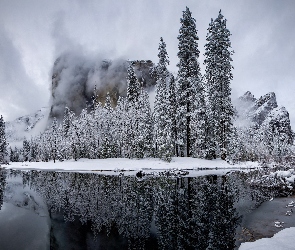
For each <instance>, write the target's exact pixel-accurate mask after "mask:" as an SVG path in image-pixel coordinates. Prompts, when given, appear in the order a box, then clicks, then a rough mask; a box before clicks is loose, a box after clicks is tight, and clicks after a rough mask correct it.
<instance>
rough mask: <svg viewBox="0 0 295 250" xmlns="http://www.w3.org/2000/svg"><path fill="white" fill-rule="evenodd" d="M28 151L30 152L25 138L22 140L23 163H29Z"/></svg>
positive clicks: (28, 143)
mask: <svg viewBox="0 0 295 250" xmlns="http://www.w3.org/2000/svg"><path fill="white" fill-rule="evenodd" d="M30 151H31V148H30V142H29V141H28V140H27V139H26V138H24V140H23V158H24V161H29V160H30Z"/></svg>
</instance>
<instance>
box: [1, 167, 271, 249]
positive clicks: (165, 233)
mask: <svg viewBox="0 0 295 250" xmlns="http://www.w3.org/2000/svg"><path fill="white" fill-rule="evenodd" d="M246 180H247V174H244V173H238V172H236V173H231V174H228V175H224V176H217V175H210V171H209V172H208V175H206V176H199V177H175V176H174V177H159V176H157V177H155V176H150V177H148V178H137V177H136V176H124V175H123V174H122V175H119V176H118V175H117V176H112V175H100V174H96V173H74V172H53V171H4V170H2V171H1V170H0V246H1V247H0V248H1V249H120V250H121V249H234V248H235V246H236V244H237V243H236V238H235V236H236V232H237V228H238V226H239V224H240V222H241V218H242V215H243V214H244V213H247V211H249V209H251V208H252V207H254V206H255V205H256V204H257V203H259V202H260V200H261V199H263V197H265V199H267V198H268V197H267V194H265V193H263V192H262V191H259V190H257V189H256V190H252V189H251V187H250V186H249V185H248V184H247V181H246ZM270 196H271V194H270ZM24 211H25V212H24ZM7 225H10V228H9V229H7ZM7 230H8V231H7ZM29 232H34V233H31V234H30V233H29ZM19 247H21V248H19Z"/></svg>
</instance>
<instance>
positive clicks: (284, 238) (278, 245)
mask: <svg viewBox="0 0 295 250" xmlns="http://www.w3.org/2000/svg"><path fill="white" fill-rule="evenodd" d="M294 237H295V227H291V228H286V229H284V230H282V231H280V232H278V233H276V234H275V235H274V236H273V237H271V238H263V239H260V240H257V241H254V242H245V243H242V245H241V246H240V248H239V250H289V249H290V250H291V249H292V250H294V249H295V245H294Z"/></svg>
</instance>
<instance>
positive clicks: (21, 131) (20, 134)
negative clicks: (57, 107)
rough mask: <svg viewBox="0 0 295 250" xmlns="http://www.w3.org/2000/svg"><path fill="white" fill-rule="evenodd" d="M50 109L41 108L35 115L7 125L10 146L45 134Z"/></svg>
mask: <svg viewBox="0 0 295 250" xmlns="http://www.w3.org/2000/svg"><path fill="white" fill-rule="evenodd" d="M48 114H49V108H41V109H40V110H38V111H36V112H35V113H33V114H30V115H25V116H22V117H19V118H17V119H15V120H14V121H11V122H6V123H5V132H6V139H7V141H8V142H9V144H10V146H13V145H12V144H14V143H16V142H22V141H23V139H24V137H26V138H27V139H29V138H30V137H31V136H35V135H38V134H39V133H40V132H43V131H44V130H45V128H46V126H47V120H48Z"/></svg>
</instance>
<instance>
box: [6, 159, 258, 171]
mask: <svg viewBox="0 0 295 250" xmlns="http://www.w3.org/2000/svg"><path fill="white" fill-rule="evenodd" d="M2 167H5V168H7V169H23V170H25V169H26V170H27V169H43V170H63V171H79V172H80V171H116V172H119V171H139V170H143V171H149V170H152V171H157V170H159V171H163V170H173V169H177V170H191V171H194V172H198V173H199V174H201V172H202V171H206V170H216V171H219V170H224V171H225V172H226V171H228V170H229V169H250V168H256V167H258V163H255V162H246V163H242V164H236V165H230V164H228V163H227V162H225V161H223V160H220V159H216V160H212V161H209V160H204V159H197V158H189V157H174V158H173V159H172V161H171V162H170V163H168V162H165V161H162V160H159V159H155V158H145V159H126V158H110V159H94V160H90V159H79V160H78V161H74V160H68V161H63V162H60V161H56V163H53V161H50V162H11V163H10V164H9V165H3V166H2ZM196 170H197V171H196ZM199 174H198V175H199Z"/></svg>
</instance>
